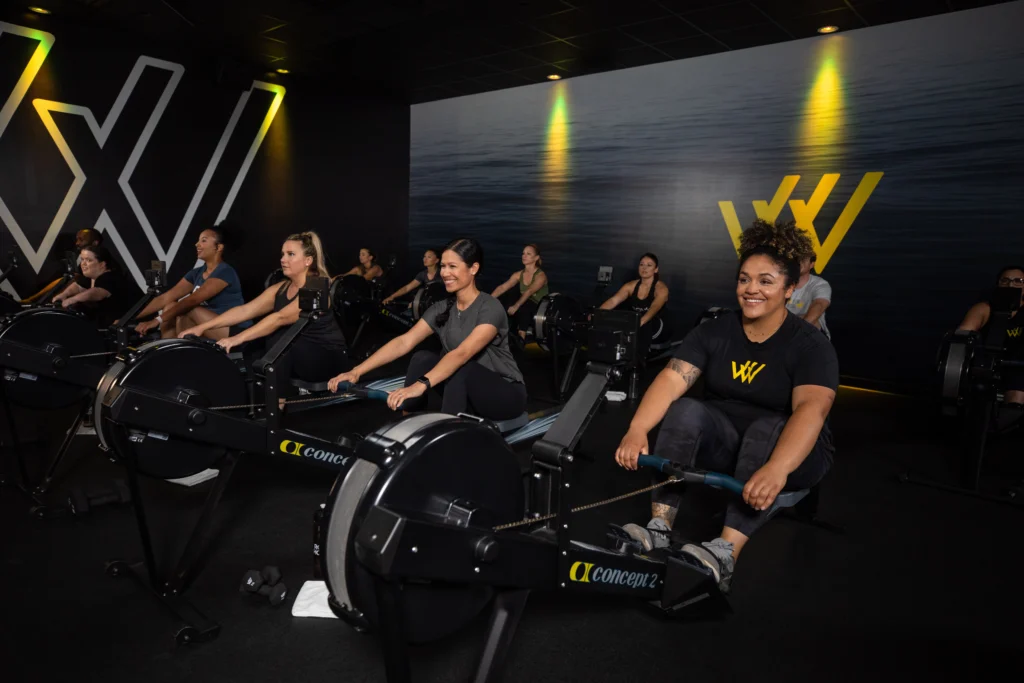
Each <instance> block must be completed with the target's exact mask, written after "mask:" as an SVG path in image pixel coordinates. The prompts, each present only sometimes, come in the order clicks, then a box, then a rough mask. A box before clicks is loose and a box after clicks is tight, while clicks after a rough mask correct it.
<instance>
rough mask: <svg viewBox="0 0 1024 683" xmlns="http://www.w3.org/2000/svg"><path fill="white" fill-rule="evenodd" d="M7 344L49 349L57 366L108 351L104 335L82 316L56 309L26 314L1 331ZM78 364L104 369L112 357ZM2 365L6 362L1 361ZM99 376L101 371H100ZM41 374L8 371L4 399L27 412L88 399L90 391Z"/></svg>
mask: <svg viewBox="0 0 1024 683" xmlns="http://www.w3.org/2000/svg"><path fill="white" fill-rule="evenodd" d="M0 338H2V339H3V340H4V341H7V342H11V343H14V344H20V345H22V346H27V347H31V348H33V349H49V351H50V353H52V354H53V358H54V362H55V363H66V362H68V361H70V360H72V359H73V357H74V356H83V355H88V354H102V353H103V352H104V351H106V350H107V344H106V342H105V340H104V338H103V333H102V332H100V331H99V330H98V329H96V325H95V324H93V323H92V322H90V321H89V320H87V319H86V318H85V317H83V316H82V315H81V314H78V313H72V312H69V311H62V310H57V309H53V308H33V309H29V310H27V311H23V312H21V313H19V314H17V315H15V316H14V317H12V318H8V319H7V320H6V323H5V324H4V325H3V327H2V328H0ZM74 360H76V362H81V363H87V364H92V365H97V366H99V367H104V366H106V364H107V363H108V362H109V361H110V356H104V355H97V356H93V357H89V358H81V359H74ZM0 364H2V359H0ZM97 372H98V371H97ZM57 377H59V372H58V373H57V376H55V377H47V376H44V375H42V374H38V373H26V372H19V371H17V370H14V369H12V368H6V367H5V369H4V395H5V396H6V397H7V398H8V399H9V400H10V401H11V403H14V404H15V405H19V406H23V407H25V408H39V409H51V408H64V407H67V406H70V405H73V404H75V403H77V402H79V401H81V400H82V399H84V398H85V397H86V395H87V394H88V393H89V391H90V389H89V388H88V387H82V386H75V385H73V384H69V383H68V382H63V381H61V380H60V379H58V378H57Z"/></svg>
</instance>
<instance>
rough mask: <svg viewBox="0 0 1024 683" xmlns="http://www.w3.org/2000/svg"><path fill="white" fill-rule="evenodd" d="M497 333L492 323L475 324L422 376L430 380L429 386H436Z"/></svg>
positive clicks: (473, 355) (485, 345) (482, 347)
mask: <svg viewBox="0 0 1024 683" xmlns="http://www.w3.org/2000/svg"><path fill="white" fill-rule="evenodd" d="M497 335H498V328H497V327H495V326H494V325H491V324H489V323H482V324H480V325H477V326H476V327H474V328H473V331H472V332H470V333H469V336H468V337H466V338H465V339H464V340H463V342H462V343H461V344H459V345H458V346H457V347H455V348H454V349H452V350H451V351H450V352H448V353H446V354H444V355H443V356H441V360H440V361H438V363H437V365H435V366H434V367H433V368H431V370H430V371H429V372H427V373H426V375H424V376H425V377H426V378H427V379H429V380H430V385H431V386H437V385H438V384H440V383H441V382H443V381H445V380H446V379H448V378H449V377H451V376H452V375H454V374H455V372H456V370H458V369H459V368H461V367H462V366H463V365H465V364H466V363H468V362H469V361H470V360H472V359H473V358H474V357H475V356H476V355H477V354H478V353H480V352H481V351H483V350H484V348H486V347H487V345H488V344H490V343H491V341H492V340H493V339H494V338H495V337H496V336H497Z"/></svg>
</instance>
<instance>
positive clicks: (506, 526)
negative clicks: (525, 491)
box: [494, 477, 679, 531]
mask: <svg viewBox="0 0 1024 683" xmlns="http://www.w3.org/2000/svg"><path fill="white" fill-rule="evenodd" d="M677 481H679V480H678V479H676V478H675V477H670V478H669V479H667V480H665V481H661V482H658V483H657V484H652V485H651V486H645V487H644V488H642V489H637V490H636V491H630V492H629V493H623V494H622V495H621V496H615V497H614V498H607V499H605V500H599V501H597V502H596V503H588V504H586V505H578V506H576V507H574V508H573V509H572V510H570V512H573V513H576V512H583V511H584V510H593V509H594V508H598V507H601V506H602V505H611V504H612V503H617V502H619V501H620V500H625V499H627V498H632V497H633V496H639V495H640V494H641V493H648V492H650V491H653V490H654V489H657V488H661V487H662V486H666V485H668V484H673V483H675V482H677ZM556 517H558V514H557V513H555V514H550V515H544V516H543V517H527V518H525V519H521V520H519V521H518V522H509V523H508V524H499V525H498V526H496V527H494V530H495V531H504V530H506V529H515V528H517V527H521V526H528V525H530V524H537V523H539V522H546V521H548V520H551V519H555V518H556Z"/></svg>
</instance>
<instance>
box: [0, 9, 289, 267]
mask: <svg viewBox="0 0 1024 683" xmlns="http://www.w3.org/2000/svg"><path fill="white" fill-rule="evenodd" d="M4 33H11V34H14V35H19V36H23V37H26V38H30V39H33V40H38V41H39V46H38V47H37V48H36V50H35V52H34V53H33V55H32V57H31V58H30V59H29V63H28V65H27V66H26V67H25V70H24V72H23V73H22V75H21V77H20V78H19V79H18V82H17V84H16V85H15V87H14V90H13V91H12V92H11V94H10V96H9V97H8V98H7V102H6V103H5V104H4V106H3V108H2V109H0V137H2V136H3V134H4V131H5V130H6V128H7V124H8V123H9V122H10V120H11V117H12V116H13V115H14V112H15V111H16V110H17V109H18V106H19V105H20V104H21V101H22V100H23V99H24V97H25V94H26V93H27V92H28V89H29V87H30V86H31V85H32V82H33V81H34V80H35V77H36V74H38V72H39V69H40V67H41V66H42V64H43V62H44V61H45V60H46V56H47V54H48V53H49V51H50V49H51V48H52V47H53V44H54V42H55V41H56V39H55V38H54V36H53V35H52V34H49V33H44V32H42V31H36V30H33V29H29V28H25V27H23V26H15V25H13V24H7V23H4V22H0V35H3V34H4ZM146 67H153V68H158V69H164V70H166V71H170V72H171V78H170V80H169V81H168V82H167V85H166V86H164V91H163V93H162V94H161V96H160V99H159V100H158V101H157V104H156V106H155V107H154V108H153V112H152V113H151V114H150V116H149V120H148V121H147V122H146V126H145V128H144V129H143V131H142V133H141V135H140V136H139V139H138V140H137V141H136V143H135V147H134V149H132V153H131V155H130V156H129V157H128V161H127V162H126V163H125V166H124V169H122V171H121V174H120V175H119V177H118V181H117V182H118V185H119V186H120V187H121V191H122V192H123V193H124V196H125V198H126V199H127V200H128V204H129V206H131V209H132V212H133V213H134V214H135V217H136V219H137V220H138V221H139V226H140V227H141V228H142V231H143V233H144V234H145V235H146V238H147V240H148V241H149V244H150V246H152V248H153V251H154V253H155V254H156V257H157V259H159V260H161V261H165V262H167V264H168V265H170V264H171V263H173V261H174V257H175V255H177V253H178V248H179V247H180V246H181V242H182V240H183V239H184V238H185V234H186V233H187V232H188V229H189V227H190V226H191V224H192V219H193V218H194V217H195V213H196V210H197V209H198V208H199V203H200V202H201V201H202V199H203V196H204V195H205V194H206V190H207V187H208V186H209V184H210V180H211V179H212V178H213V175H214V173H215V172H216V170H217V166H218V165H219V164H220V161H221V157H222V156H223V155H224V150H225V148H227V145H228V141H229V140H230V139H231V135H232V134H233V133H234V130H235V127H236V126H237V125H238V120H239V118H241V116H242V111H243V110H244V109H245V105H246V103H247V102H248V100H249V96H250V95H251V94H252V92H253V90H266V91H269V92H272V93H274V99H273V101H272V102H271V104H270V108H269V109H268V110H267V114H266V116H265V117H264V119H263V123H262V125H261V126H260V128H259V130H258V131H257V133H256V138H255V139H254V140H253V142H252V145H251V146H250V147H249V151H248V153H247V154H246V156H245V159H244V160H243V161H242V165H241V167H240V168H239V169H238V173H237V174H236V175H235V180H234V183H232V185H231V189H230V190H229V191H228V194H227V197H226V198H225V199H224V204H223V205H222V206H221V209H220V212H219V214H218V216H217V219H216V222H218V223H219V222H220V221H222V220H224V219H225V218H226V217H227V215H228V213H229V212H230V211H231V206H232V204H234V201H235V198H236V197H237V196H238V191H239V189H240V188H241V186H242V181H243V180H244V179H245V176H246V175H247V174H248V172H249V167H250V166H251V165H252V161H253V159H254V158H255V157H256V152H257V151H258V150H259V148H260V145H261V144H262V143H263V139H264V138H265V137H266V135H267V131H268V130H269V129H270V124H271V123H273V121H274V117H275V116H276V115H277V111H278V109H279V108H280V106H281V100H283V99H284V94H285V89H284V87H282V86H280V85H276V84H273V83H264V82H263V81H253V83H252V86H251V87H250V88H249V90H248V91H246V92H244V93H242V94H241V96H240V97H239V98H238V103H237V104H236V105H235V109H234V111H233V112H232V114H231V117H230V118H229V119H228V123H227V126H226V127H225V129H224V133H223V134H222V135H221V138H220V141H219V142H218V143H217V146H216V148H215V149H214V151H213V155H212V156H211V158H210V161H209V163H208V164H207V166H206V171H205V172H204V173H203V176H202V178H201V179H200V181H199V185H198V187H197V188H196V192H195V194H194V195H193V196H192V200H191V201H190V202H189V205H188V208H187V209H186V210H185V214H184V216H183V217H182V219H181V222H180V223H179V225H178V228H177V230H176V231H175V234H174V238H173V240H172V241H171V245H170V248H168V249H167V250H166V251H164V249H163V246H162V245H161V244H160V241H159V240H158V239H157V236H156V233H155V232H154V231H153V226H152V225H151V224H150V222H149V219H148V218H147V217H146V214H145V212H144V211H143V210H142V206H141V205H140V204H139V201H138V198H137V197H136V196H135V193H134V192H133V191H132V188H131V185H130V182H129V181H130V180H131V176H132V173H134V171H135V167H136V166H137V165H138V163H139V160H140V159H141V158H142V154H143V153H144V152H145V150H146V145H148V144H149V140H150V138H151V137H152V135H153V131H154V130H155V129H156V126H157V124H158V123H159V122H160V119H161V117H162V116H163V114H164V111H165V110H166V109H167V105H168V103H169V102H170V100H171V96H172V95H173V94H174V91H175V90H176V89H177V87H178V83H179V82H180V81H181V77H182V75H183V74H184V73H185V68H184V67H183V66H182V65H181V64H175V63H173V62H167V61H164V60H160V59H154V58H152V57H145V56H143V57H139V58H138V60H136V62H135V66H134V68H133V69H132V71H131V73H130V74H129V75H128V80H126V81H125V84H124V86H123V87H122V88H121V92H120V93H119V94H118V96H117V99H115V100H114V104H113V106H112V107H111V108H110V111H109V112H108V114H107V117H106V119H105V120H104V121H103V123H102V124H100V123H99V122H98V120H97V119H96V117H95V115H94V114H93V113H92V110H91V109H89V108H88V107H83V106H78V105H73V104H66V103H63V102H54V101H50V100H39V99H37V100H34V101H33V102H32V104H33V106H34V107H35V109H36V111H37V112H38V114H39V118H40V119H41V120H42V122H43V125H44V126H46V130H47V131H48V132H49V133H50V137H51V138H53V141H54V143H55V144H56V145H57V148H58V149H59V150H60V153H61V156H63V157H64V161H65V162H66V163H67V165H68V168H69V169H70V170H71V172H72V174H73V176H74V181H73V182H72V183H71V187H70V188H69V189H68V192H67V194H66V195H65V196H64V200H63V201H62V202H61V205H60V207H59V208H58V210H57V213H56V214H55V215H54V217H53V221H52V222H51V223H50V226H49V228H48V229H47V231H46V235H45V236H44V237H43V241H42V243H41V244H40V245H39V249H38V250H36V249H33V248H32V245H31V244H30V243H29V241H28V239H27V237H26V236H25V233H24V232H23V231H22V229H21V227H20V226H19V225H18V222H17V221H16V220H15V219H14V216H13V215H11V212H10V210H9V209H8V208H7V205H6V204H4V201H3V198H2V197H0V220H2V221H3V223H4V225H6V226H7V229H8V230H9V231H10V232H11V235H12V236H13V237H14V239H15V241H16V242H17V243H18V246H19V247H20V248H21V250H22V252H23V253H24V254H25V258H26V259H27V260H28V262H29V263H30V264H31V265H32V268H33V269H34V270H35V271H36V272H37V273H38V272H39V270H40V269H41V268H42V266H43V263H44V262H45V261H46V259H47V257H48V256H49V254H50V249H51V248H52V247H53V243H54V241H55V240H56V239H57V235H59V234H60V231H61V228H63V226H64V222H65V221H66V220H67V217H68V214H69V213H70V212H71V208H72V207H73V206H74V204H75V200H77V198H78V195H79V193H80V192H81V191H82V187H83V186H84V185H85V182H86V176H85V173H84V172H83V171H82V168H81V166H80V165H79V164H78V161H77V159H75V155H74V154H73V153H72V151H71V148H70V147H69V146H68V144H67V141H66V140H65V139H64V136H63V134H62V133H61V132H60V129H59V127H58V126H57V124H56V122H55V121H54V119H53V115H52V113H51V112H55V111H56V112H61V113H65V114H75V115H78V116H82V117H83V118H84V119H85V122H86V124H87V125H88V127H89V130H90V131H91V132H92V134H93V136H94V137H95V138H96V142H97V143H98V144H99V147H100V148H101V149H102V148H103V145H104V144H105V143H106V141H107V139H108V137H109V136H110V133H111V131H112V130H113V129H114V126H115V125H116V124H117V120H118V118H119V117H120V115H121V112H122V111H123V110H124V107H125V104H126V103H127V102H128V99H129V98H130V97H131V95H132V92H133V91H134V90H135V87H136V85H138V82H139V79H140V78H141V77H142V73H143V71H144V70H145V69H146ZM95 227H96V229H97V230H100V231H102V232H105V233H107V234H108V235H109V236H110V238H111V241H112V242H113V243H114V245H115V247H116V248H117V250H118V251H119V252H120V254H121V257H122V259H123V260H124V262H125V263H126V264H127V266H128V269H129V270H130V271H131V273H132V276H133V277H134V278H135V280H136V281H137V282H138V283H139V286H140V287H145V280H144V278H143V275H142V273H141V271H140V270H139V267H138V265H137V264H136V260H135V257H134V256H133V255H132V254H131V253H130V252H129V251H128V248H127V246H126V245H125V243H124V240H123V239H122V237H121V235H120V233H119V232H118V231H117V228H116V227H115V226H114V223H113V221H111V220H110V217H109V216H108V215H107V212H106V211H105V210H103V211H101V212H100V216H99V218H98V219H97V221H96V225H95Z"/></svg>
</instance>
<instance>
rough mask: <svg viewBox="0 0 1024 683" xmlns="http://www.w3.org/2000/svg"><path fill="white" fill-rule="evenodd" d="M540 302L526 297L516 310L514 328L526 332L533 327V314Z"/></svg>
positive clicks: (535, 312)
mask: <svg viewBox="0 0 1024 683" xmlns="http://www.w3.org/2000/svg"><path fill="white" fill-rule="evenodd" d="M538 306H540V304H538V303H536V302H535V301H533V300H531V299H527V300H526V301H525V302H524V303H523V305H522V306H520V307H519V310H518V311H516V330H520V331H524V332H527V331H529V330H532V329H533V316H535V315H537V308H538Z"/></svg>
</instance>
